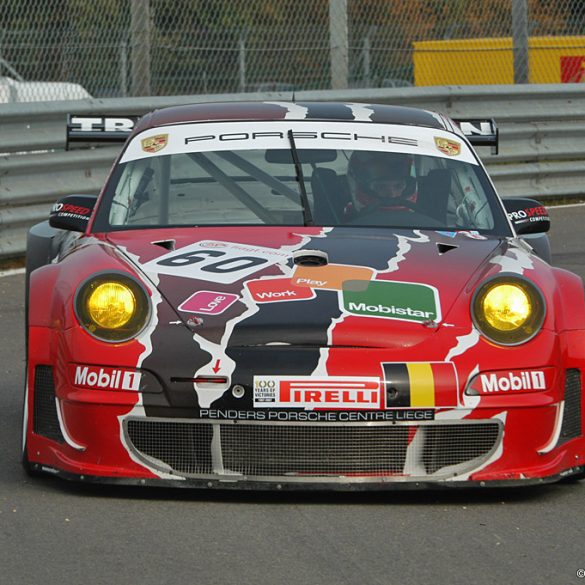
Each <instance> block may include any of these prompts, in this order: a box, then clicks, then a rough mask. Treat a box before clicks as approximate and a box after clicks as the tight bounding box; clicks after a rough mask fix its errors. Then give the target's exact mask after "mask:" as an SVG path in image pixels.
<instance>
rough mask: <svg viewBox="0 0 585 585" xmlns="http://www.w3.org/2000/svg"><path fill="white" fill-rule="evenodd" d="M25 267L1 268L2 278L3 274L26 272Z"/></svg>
mask: <svg viewBox="0 0 585 585" xmlns="http://www.w3.org/2000/svg"><path fill="white" fill-rule="evenodd" d="M24 273H25V269H24V268H12V269H10V270H0V278H2V277H3V276H13V275H15V274H24Z"/></svg>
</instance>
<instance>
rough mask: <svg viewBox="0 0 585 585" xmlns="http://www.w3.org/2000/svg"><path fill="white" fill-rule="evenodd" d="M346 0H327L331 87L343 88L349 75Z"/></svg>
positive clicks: (346, 84)
mask: <svg viewBox="0 0 585 585" xmlns="http://www.w3.org/2000/svg"><path fill="white" fill-rule="evenodd" d="M348 36H349V35H348V30H347V0H329V47H330V55H331V88H332V89H345V88H346V87H347V86H348V77H349V55H348V53H349V42H348Z"/></svg>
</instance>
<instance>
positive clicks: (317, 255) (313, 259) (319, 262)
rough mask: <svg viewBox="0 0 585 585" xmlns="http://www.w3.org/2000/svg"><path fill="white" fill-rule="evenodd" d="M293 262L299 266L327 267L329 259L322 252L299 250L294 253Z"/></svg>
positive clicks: (325, 253)
mask: <svg viewBox="0 0 585 585" xmlns="http://www.w3.org/2000/svg"><path fill="white" fill-rule="evenodd" d="M293 262H294V263H295V264H296V265H297V266H325V264H327V263H328V262H329V257H328V256H327V252H322V251H321V250H298V251H297V252H293Z"/></svg>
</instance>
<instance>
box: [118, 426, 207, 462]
mask: <svg viewBox="0 0 585 585" xmlns="http://www.w3.org/2000/svg"><path fill="white" fill-rule="evenodd" d="M126 428H127V431H128V437H129V438H130V440H131V441H132V443H133V445H134V447H135V448H136V449H137V450H138V451H139V452H140V453H142V454H143V455H146V456H148V457H154V458H155V459H157V460H159V461H162V462H163V463H165V464H166V465H168V466H169V467H170V468H171V469H173V470H174V471H177V472H179V473H185V474H201V473H211V470H212V468H211V438H212V434H213V429H212V427H211V425H208V424H191V423H181V422H161V421H149V420H129V421H128V423H127V427H126Z"/></svg>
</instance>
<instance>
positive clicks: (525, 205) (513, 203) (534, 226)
mask: <svg viewBox="0 0 585 585" xmlns="http://www.w3.org/2000/svg"><path fill="white" fill-rule="evenodd" d="M503 202H504V207H505V208H506V212H507V213H508V217H509V218H510V221H511V222H512V225H513V226H514V229H515V230H516V233H517V234H518V235H519V236H521V235H524V234H543V233H545V232H548V230H549V229H550V217H549V215H548V211H547V209H546V207H544V205H543V204H542V203H540V202H539V201H536V200H534V199H520V198H518V199H504V200H503Z"/></svg>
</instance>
